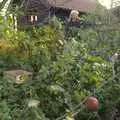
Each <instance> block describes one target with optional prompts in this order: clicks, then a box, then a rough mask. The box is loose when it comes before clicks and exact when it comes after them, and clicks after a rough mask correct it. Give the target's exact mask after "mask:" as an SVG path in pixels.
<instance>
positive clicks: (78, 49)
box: [0, 13, 120, 120]
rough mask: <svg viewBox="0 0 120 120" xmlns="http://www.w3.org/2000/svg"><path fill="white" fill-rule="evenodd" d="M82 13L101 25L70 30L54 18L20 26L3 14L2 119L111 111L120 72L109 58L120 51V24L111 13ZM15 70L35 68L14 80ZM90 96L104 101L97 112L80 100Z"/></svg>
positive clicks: (84, 119) (95, 118) (86, 117)
mask: <svg viewBox="0 0 120 120" xmlns="http://www.w3.org/2000/svg"><path fill="white" fill-rule="evenodd" d="M83 18H84V20H85V21H87V22H88V23H89V22H90V23H96V24H93V25H92V26H91V25H90V26H89V25H88V24H87V25H86V27H83V28H82V27H81V28H76V27H73V26H72V28H71V27H68V31H67V32H66V28H65V27H66V26H64V25H63V24H62V23H61V22H60V21H58V20H57V19H56V18H55V17H54V18H53V21H52V23H51V24H50V25H46V26H43V27H35V26H33V27H31V28H27V29H24V30H21V31H19V30H18V31H15V30H14V29H13V28H12V26H11V22H12V21H11V18H8V21H6V22H5V23H4V20H3V18H2V17H1V18H0V23H2V24H1V25H0V27H1V28H2V29H1V31H0V119H1V120H55V119H57V118H58V117H61V116H64V114H65V116H64V118H65V119H66V120H72V119H76V120H99V119H100V118H101V119H102V118H105V117H106V115H107V114H109V115H111V113H109V112H106V110H107V108H109V107H111V105H112V106H113V105H116V103H119V100H120V95H119V94H120V92H119V91H120V85H119V83H120V80H119V76H117V75H119V74H117V75H116V76H114V75H113V72H114V69H113V61H111V59H110V56H112V55H113V54H114V53H115V52H119V51H120V47H119V46H120V41H119V39H120V31H119V29H118V28H119V23H118V22H116V19H113V17H112V16H111V15H110V14H108V13H105V14H102V15H101V14H96V13H95V14H94V13H93V14H92V15H88V16H87V17H86V16H83ZM109 18H112V19H109ZM114 23H116V24H114ZM66 34H67V35H66ZM68 34H69V35H68ZM117 67H118V66H117ZM14 69H24V70H26V71H29V72H32V73H33V75H32V78H29V77H27V78H26V77H25V78H23V82H22V84H17V83H15V82H11V81H10V80H9V78H8V77H6V74H5V73H6V71H7V70H14ZM14 81H15V80H14ZM106 82H107V84H105V83H106ZM103 84H105V86H101V85H103ZM88 96H95V97H96V98H97V99H98V100H99V102H100V108H99V110H98V111H91V110H88V109H87V108H86V106H85V104H82V105H80V103H81V102H82V101H83V100H84V99H86V98H87V97H88ZM35 100H36V101H35ZM30 101H32V102H36V104H37V102H38V101H39V105H38V106H37V107H36V106H35V105H33V106H32V105H30ZM31 104H32V103H31ZM76 106H77V107H76ZM77 111H79V112H78V113H77V114H76V112H77ZM74 115H75V116H74ZM109 117H110V116H109ZM64 118H61V120H63V119H64ZM106 120H108V118H107V119H106Z"/></svg>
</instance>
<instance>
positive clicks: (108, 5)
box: [98, 0, 120, 9]
mask: <svg viewBox="0 0 120 120" xmlns="http://www.w3.org/2000/svg"><path fill="white" fill-rule="evenodd" d="M98 1H99V2H100V3H101V4H102V5H103V6H105V7H106V8H107V9H110V8H111V1H114V2H118V4H117V5H120V3H119V2H120V0H98ZM115 6H116V5H115ZM113 7H114V5H113Z"/></svg>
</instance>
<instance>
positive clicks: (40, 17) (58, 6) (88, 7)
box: [12, 0, 98, 27]
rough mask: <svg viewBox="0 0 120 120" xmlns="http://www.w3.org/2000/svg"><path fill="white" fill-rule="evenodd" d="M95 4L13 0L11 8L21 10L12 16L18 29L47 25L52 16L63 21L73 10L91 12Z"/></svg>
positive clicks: (93, 0) (72, 0) (71, 0)
mask: <svg viewBox="0 0 120 120" xmlns="http://www.w3.org/2000/svg"><path fill="white" fill-rule="evenodd" d="M97 4H98V2H97V0H24V1H22V0H13V2H12V5H13V6H18V8H19V7H20V6H21V7H20V8H22V9H20V10H19V11H20V13H18V14H15V15H14V18H16V16H17V24H18V26H20V27H23V26H26V25H27V26H28V25H36V24H43V23H44V24H46V23H49V21H50V18H51V16H52V15H56V16H57V17H59V18H61V19H63V20H65V19H66V18H68V16H69V14H70V11H71V10H73V9H75V10H78V11H79V12H80V13H86V12H92V11H94V10H95V9H96V7H97ZM21 11H22V12H21ZM15 20H16V19H15Z"/></svg>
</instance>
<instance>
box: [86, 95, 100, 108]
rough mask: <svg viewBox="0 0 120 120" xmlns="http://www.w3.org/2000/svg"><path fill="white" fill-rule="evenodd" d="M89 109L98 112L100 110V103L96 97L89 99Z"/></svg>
mask: <svg viewBox="0 0 120 120" xmlns="http://www.w3.org/2000/svg"><path fill="white" fill-rule="evenodd" d="M87 108H88V109H90V110H97V109H98V108H99V102H98V100H97V98H95V97H89V98H88V99H87Z"/></svg>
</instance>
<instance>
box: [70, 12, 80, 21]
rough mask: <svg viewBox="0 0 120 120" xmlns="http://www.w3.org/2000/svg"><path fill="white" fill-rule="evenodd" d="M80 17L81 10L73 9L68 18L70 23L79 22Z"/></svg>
mask: <svg viewBox="0 0 120 120" xmlns="http://www.w3.org/2000/svg"><path fill="white" fill-rule="evenodd" d="M79 20H80V18H79V11H77V10H72V11H71V12H70V16H69V18H68V23H76V22H79Z"/></svg>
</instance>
